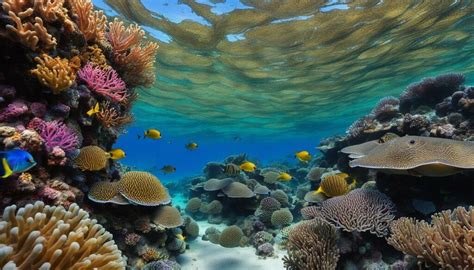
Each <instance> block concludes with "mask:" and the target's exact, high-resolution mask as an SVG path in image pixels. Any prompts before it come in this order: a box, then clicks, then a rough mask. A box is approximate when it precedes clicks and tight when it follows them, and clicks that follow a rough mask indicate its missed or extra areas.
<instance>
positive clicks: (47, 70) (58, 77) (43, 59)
mask: <svg viewBox="0 0 474 270" xmlns="http://www.w3.org/2000/svg"><path fill="white" fill-rule="evenodd" d="M35 61H36V62H38V64H37V65H36V68H35V69H33V70H31V73H32V74H33V75H35V76H36V77H37V78H38V80H39V81H40V82H41V84H43V85H45V86H47V87H49V89H51V91H52V92H53V94H59V93H61V92H62V91H64V90H66V89H67V88H68V87H69V86H71V85H72V84H73V83H74V80H75V79H76V72H75V70H76V66H77V63H75V61H73V62H71V63H70V62H69V60H67V59H62V58H60V57H59V56H57V57H55V58H52V57H51V56H49V55H47V54H45V53H43V54H41V55H40V56H38V57H35Z"/></svg>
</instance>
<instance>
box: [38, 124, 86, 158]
mask: <svg viewBox="0 0 474 270" xmlns="http://www.w3.org/2000/svg"><path fill="white" fill-rule="evenodd" d="M39 125H40V126H39V127H38V128H40V135H41V138H43V140H44V141H45V145H46V148H47V150H48V152H51V151H53V149H54V148H55V147H60V148H61V149H62V150H64V151H66V152H69V151H72V150H74V149H76V148H77V147H78V145H79V141H78V138H77V135H76V133H75V132H74V130H73V129H72V128H69V127H68V126H66V125H65V124H64V123H62V122H59V121H50V122H44V123H43V124H42V125H41V124H39Z"/></svg>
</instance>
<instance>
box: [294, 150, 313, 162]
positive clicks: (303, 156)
mask: <svg viewBox="0 0 474 270" xmlns="http://www.w3.org/2000/svg"><path fill="white" fill-rule="evenodd" d="M295 157H296V158H297V159H298V160H299V161H301V162H308V161H310V160H311V154H310V153H309V152H308V151H306V150H304V151H300V152H298V153H296V154H295Z"/></svg>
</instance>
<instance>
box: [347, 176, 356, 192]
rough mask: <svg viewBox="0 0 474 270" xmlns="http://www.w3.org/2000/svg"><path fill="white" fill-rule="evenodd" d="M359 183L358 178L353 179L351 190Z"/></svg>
mask: <svg viewBox="0 0 474 270" xmlns="http://www.w3.org/2000/svg"><path fill="white" fill-rule="evenodd" d="M356 185H357V180H356V179H355V178H353V179H352V183H351V184H350V185H349V190H351V189H353V188H355V187H356Z"/></svg>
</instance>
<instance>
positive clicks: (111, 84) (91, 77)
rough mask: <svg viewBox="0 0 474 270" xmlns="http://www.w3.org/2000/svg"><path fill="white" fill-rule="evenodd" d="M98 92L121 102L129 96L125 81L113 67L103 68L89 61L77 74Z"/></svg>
mask: <svg viewBox="0 0 474 270" xmlns="http://www.w3.org/2000/svg"><path fill="white" fill-rule="evenodd" d="M77 75H78V76H79V78H81V80H83V81H84V82H85V83H86V84H87V86H88V87H89V88H91V89H92V90H94V91H95V92H96V93H98V94H101V95H103V96H106V97H109V98H111V99H112V100H113V101H116V102H121V101H123V100H125V98H126V97H127V89H126V86H125V82H124V81H123V80H122V79H121V78H120V77H119V76H118V74H117V72H116V71H115V70H114V69H112V68H109V69H103V68H100V67H97V66H94V65H93V64H92V63H91V62H89V63H87V64H86V65H85V66H84V67H83V68H82V69H81V70H80V71H79V72H78V74H77Z"/></svg>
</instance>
